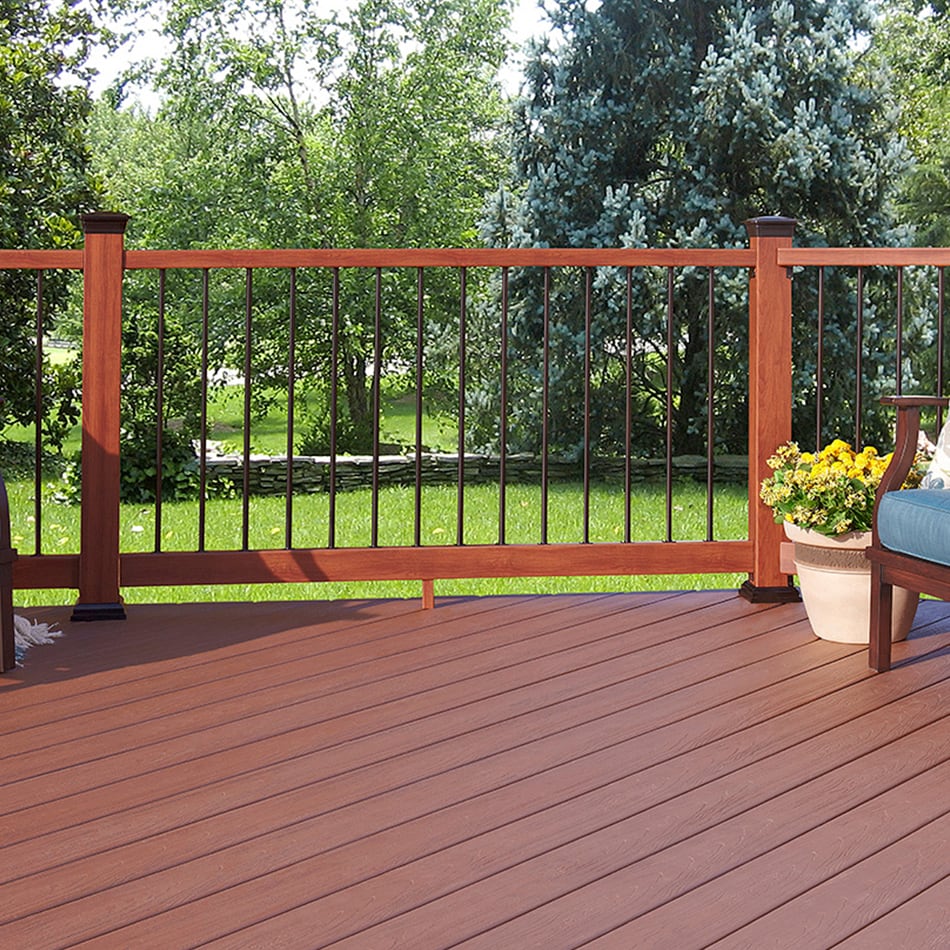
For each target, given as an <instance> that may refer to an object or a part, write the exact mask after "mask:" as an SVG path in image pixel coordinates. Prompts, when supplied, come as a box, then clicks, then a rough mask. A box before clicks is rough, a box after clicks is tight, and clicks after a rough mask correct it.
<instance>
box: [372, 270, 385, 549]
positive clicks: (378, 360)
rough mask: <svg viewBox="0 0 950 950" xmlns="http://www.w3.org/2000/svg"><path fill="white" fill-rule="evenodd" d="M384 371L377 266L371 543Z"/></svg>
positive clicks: (375, 528)
mask: <svg viewBox="0 0 950 950" xmlns="http://www.w3.org/2000/svg"><path fill="white" fill-rule="evenodd" d="M382 371H383V272H382V269H381V268H379V267H377V268H376V284H375V300H374V311H373V476H372V484H373V488H372V491H373V497H372V502H371V513H370V521H371V527H370V544H371V545H372V547H374V548H375V547H378V545H379V427H380V421H381V419H382V382H383V377H382Z"/></svg>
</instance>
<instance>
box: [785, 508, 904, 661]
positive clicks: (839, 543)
mask: <svg viewBox="0 0 950 950" xmlns="http://www.w3.org/2000/svg"><path fill="white" fill-rule="evenodd" d="M785 534H786V536H787V537H788V538H789V540H790V541H794V542H795V570H796V573H797V574H798V583H799V588H800V590H801V593H802V600H803V601H804V604H805V611H806V613H807V614H808V620H809V622H810V623H811V627H812V630H814V632H815V635H816V636H818V637H821V638H822V639H823V640H834V641H837V642H838V643H867V642H868V639H869V631H870V624H871V564H870V562H869V561H868V560H867V559H866V558H865V556H864V549H865V548H866V547H869V546H870V544H871V532H870V531H852V532H850V533H849V534H843V535H838V536H837V537H828V536H827V535H824V534H819V533H818V532H816V531H808V530H806V529H805V528H799V527H797V526H796V525H793V524H789V523H788V522H786V523H785ZM919 596H920V595H919V594H918V593H917V592H916V591H909V590H905V589H904V588H903V587H895V588H894V597H893V612H892V614H891V622H892V625H891V639H892V640H903V639H905V638H906V637H907V634H908V633H909V632H910V628H911V624H913V622H914V613H915V612H916V610H917V601H918V599H919Z"/></svg>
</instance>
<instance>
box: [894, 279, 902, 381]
mask: <svg viewBox="0 0 950 950" xmlns="http://www.w3.org/2000/svg"><path fill="white" fill-rule="evenodd" d="M894 355H895V360H896V363H897V366H896V376H897V379H896V383H895V392H896V393H897V395H898V396H901V395H903V392H904V268H903V267H898V268H897V339H896V340H895V346H894Z"/></svg>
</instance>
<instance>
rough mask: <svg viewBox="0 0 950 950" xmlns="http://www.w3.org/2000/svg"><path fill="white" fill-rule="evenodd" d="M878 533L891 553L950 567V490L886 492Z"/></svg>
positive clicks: (931, 489)
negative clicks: (898, 553)
mask: <svg viewBox="0 0 950 950" xmlns="http://www.w3.org/2000/svg"><path fill="white" fill-rule="evenodd" d="M877 533H878V537H879V538H880V540H881V543H882V544H883V545H884V547H886V548H890V550H892V551H899V552H900V553H901V554H910V555H912V556H913V557H919V558H923V559H924V560H925V561H934V562H935V563H937V564H943V565H945V566H947V567H950V491H944V490H940V489H936V488H917V489H910V490H908V491H893V492H888V493H887V494H886V495H885V496H884V497H883V498H882V499H881V504H880V507H879V508H878V512H877Z"/></svg>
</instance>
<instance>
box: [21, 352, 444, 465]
mask: <svg viewBox="0 0 950 950" xmlns="http://www.w3.org/2000/svg"><path fill="white" fill-rule="evenodd" d="M60 359H61V360H62V359H64V357H62V356H61V357H60ZM297 410H298V411H297V413H295V415H296V416H297V419H296V421H295V425H296V436H297V439H298V441H299V438H300V436H301V435H302V434H303V433H302V419H303V415H304V411H305V404H304V402H303V400H302V398H301V397H298V402H297ZM3 435H4V437H5V438H7V439H9V440H11V441H14V442H23V443H32V441H33V427H32V426H20V425H12V426H8V427H7V429H6V430H4V433H3ZM80 436H81V433H80V427H79V426H78V425H77V426H74V427H73V429H72V431H71V432H70V433H69V436H68V438H67V439H66V442H65V443H64V445H63V455H65V456H71V455H75V454H76V453H77V452H78V451H79V447H80ZM208 438H209V439H211V440H213V441H216V442H221V443H223V445H224V447H225V448H226V449H228V450H231V451H235V452H241V451H243V447H244V387H243V386H225V387H223V388H221V389H218V390H216V391H215V392H214V393H213V395H212V397H211V398H210V399H209V402H208ZM380 441H382V442H384V443H396V444H400V445H406V446H414V445H415V442H416V407H415V398H414V396H413V395H412V394H411V393H409V394H406V393H405V392H402V391H399V390H393V391H391V392H390V393H389V394H387V396H386V398H385V399H384V400H383V406H382V419H381V423H380ZM422 442H423V445H425V446H427V447H429V448H430V449H432V450H434V451H447V452H453V451H455V450H456V449H457V447H458V429H457V428H456V426H455V424H454V422H453V421H452V420H449V419H446V418H444V417H442V416H438V415H434V414H430V413H429V412H427V411H426V410H425V408H423V414H422ZM251 451H252V452H255V453H260V454H262V455H285V454H286V452H287V402H286V397H285V396H284V394H283V393H281V394H278V396H277V398H276V399H275V401H274V404H273V406H272V408H271V409H270V410H269V411H268V412H267V413H266V414H265V415H263V416H262V417H260V418H252V419H251ZM295 451H297V448H296V447H295Z"/></svg>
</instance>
